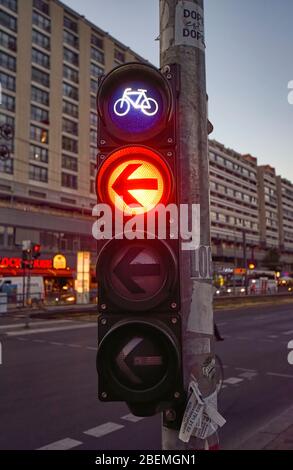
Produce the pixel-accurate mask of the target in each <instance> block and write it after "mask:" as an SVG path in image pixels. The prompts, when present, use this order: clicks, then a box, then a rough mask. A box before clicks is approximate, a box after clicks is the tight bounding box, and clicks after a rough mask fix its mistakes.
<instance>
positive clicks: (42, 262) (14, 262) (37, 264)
mask: <svg viewBox="0 0 293 470" xmlns="http://www.w3.org/2000/svg"><path fill="white" fill-rule="evenodd" d="M21 263H22V260H21V258H8V257H3V258H0V269H1V268H4V269H5V268H13V269H21ZM32 263H33V269H52V266H53V265H52V260H51V259H35V260H33V262H32Z"/></svg>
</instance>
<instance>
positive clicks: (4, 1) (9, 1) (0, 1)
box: [0, 0, 17, 11]
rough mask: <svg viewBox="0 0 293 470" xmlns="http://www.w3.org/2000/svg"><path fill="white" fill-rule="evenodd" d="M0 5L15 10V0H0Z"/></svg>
mask: <svg viewBox="0 0 293 470" xmlns="http://www.w3.org/2000/svg"><path fill="white" fill-rule="evenodd" d="M0 5H3V6H4V7H6V8H8V9H9V10H12V11H17V0H0Z"/></svg>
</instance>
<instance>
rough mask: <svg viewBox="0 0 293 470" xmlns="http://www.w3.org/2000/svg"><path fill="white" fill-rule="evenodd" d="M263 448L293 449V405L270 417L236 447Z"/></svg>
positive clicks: (246, 448)
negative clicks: (266, 422)
mask: <svg viewBox="0 0 293 470" xmlns="http://www.w3.org/2000/svg"><path fill="white" fill-rule="evenodd" d="M288 435H289V437H290V438H289V439H288ZM288 445H289V447H288ZM263 449H264V450H273V449H278V450H289V449H290V450H293V406H291V407H290V408H288V409H287V410H286V411H284V412H283V413H281V414H280V415H279V416H278V417H277V418H274V419H272V420H271V421H270V422H269V423H268V424H267V425H266V426H263V427H262V428H260V429H259V430H258V431H257V432H256V433H255V434H253V435H252V436H251V437H249V438H248V439H247V440H246V441H243V442H242V443H241V444H240V446H239V447H238V450H263Z"/></svg>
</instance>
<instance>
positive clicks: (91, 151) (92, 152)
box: [90, 147, 97, 161]
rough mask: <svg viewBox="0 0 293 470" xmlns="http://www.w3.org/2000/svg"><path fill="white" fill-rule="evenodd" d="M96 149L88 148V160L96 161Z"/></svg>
mask: <svg viewBox="0 0 293 470" xmlns="http://www.w3.org/2000/svg"><path fill="white" fill-rule="evenodd" d="M96 158H97V149H96V147H90V159H91V160H94V161H96Z"/></svg>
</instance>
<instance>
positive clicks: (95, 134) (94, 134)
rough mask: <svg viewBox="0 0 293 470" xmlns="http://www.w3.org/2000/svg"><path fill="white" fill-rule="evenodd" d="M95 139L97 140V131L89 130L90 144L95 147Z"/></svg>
mask: <svg viewBox="0 0 293 470" xmlns="http://www.w3.org/2000/svg"><path fill="white" fill-rule="evenodd" d="M97 139H98V135H97V131H96V130H93V129H91V132H90V143H91V144H95V145H97Z"/></svg>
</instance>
